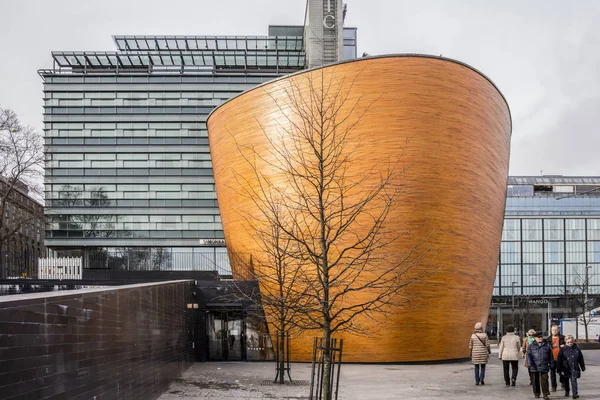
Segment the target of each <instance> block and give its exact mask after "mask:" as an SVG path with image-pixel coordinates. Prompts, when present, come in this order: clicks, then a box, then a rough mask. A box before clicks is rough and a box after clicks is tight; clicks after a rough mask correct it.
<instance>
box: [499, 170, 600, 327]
mask: <svg viewBox="0 0 600 400" xmlns="http://www.w3.org/2000/svg"><path fill="white" fill-rule="evenodd" d="M586 282H587V283H588V284H587V285H586ZM586 294H587V295H588V305H587V308H586V309H587V310H591V309H594V308H596V307H598V306H600V177H583V176H560V175H558V176H546V175H544V176H511V177H509V179H508V190H507V197H506V210H505V219H504V229H503V232H502V244H501V251H500V257H499V260H498V271H497V273H496V281H495V283H494V296H493V300H492V305H491V308H490V318H489V320H488V331H490V332H496V331H497V330H498V328H500V330H501V331H502V329H503V327H504V326H506V325H507V324H512V323H513V322H514V323H515V325H516V326H517V328H518V329H519V330H521V331H522V330H525V331H526V330H529V329H530V328H534V329H540V330H548V324H552V323H558V322H559V320H560V319H562V318H568V317H575V316H576V315H580V314H582V313H583V308H582V307H583V306H582V304H581V303H583V302H584V301H581V300H582V299H585V295H586ZM513 304H514V306H513ZM498 315H500V316H501V317H500V318H498Z"/></svg>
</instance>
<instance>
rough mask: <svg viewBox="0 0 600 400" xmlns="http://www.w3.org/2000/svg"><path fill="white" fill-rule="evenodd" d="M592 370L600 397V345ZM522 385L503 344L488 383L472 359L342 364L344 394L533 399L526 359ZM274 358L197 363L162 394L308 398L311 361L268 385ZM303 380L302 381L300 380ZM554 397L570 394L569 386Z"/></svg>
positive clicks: (221, 399) (589, 360)
mask: <svg viewBox="0 0 600 400" xmlns="http://www.w3.org/2000/svg"><path fill="white" fill-rule="evenodd" d="M584 357H585V359H586V366H587V370H586V372H584V373H583V376H582V378H581V379H580V380H579V387H580V389H579V395H580V399H582V400H586V399H590V400H591V399H595V400H599V399H600V351H598V350H588V351H584ZM519 365H520V369H519V376H518V378H517V386H516V387H506V386H505V384H504V378H503V375H502V364H501V362H500V361H499V360H498V355H497V349H494V350H493V352H492V357H491V359H490V363H489V364H488V367H487V371H486V379H485V386H475V384H474V378H473V366H472V365H471V364H470V363H469V362H462V363H453V364H437V365H373V364H345V365H343V366H342V373H341V384H340V386H341V390H340V395H339V397H338V398H339V399H340V400H353V399H373V400H384V399H385V400H387V399H419V400H429V399H441V398H443V399H462V400H475V399H482V400H483V399H486V400H487V399H510V400H516V399H533V398H534V397H533V392H532V390H531V386H529V377H528V375H527V371H526V369H525V368H524V367H523V366H522V365H523V361H522V360H521V361H520V364H519ZM274 368H275V365H274V363H272V362H269V363H266V362H247V363H238V362H220V363H219V362H212V363H196V364H194V365H193V366H192V367H191V368H190V369H189V370H188V371H187V372H186V373H184V374H183V376H182V377H181V378H180V379H178V380H177V381H176V382H174V383H173V384H171V386H170V387H169V389H168V390H167V391H166V392H165V393H164V394H163V395H162V396H161V397H160V398H159V400H191V399H211V400H226V399H227V400H238V399H307V398H308V384H307V381H308V380H309V379H310V370H311V365H310V364H293V365H292V378H293V379H295V380H298V381H305V382H304V384H303V385H298V386H292V385H285V386H283V387H282V386H279V385H270V384H268V385H265V384H264V382H265V381H270V380H272V379H273V378H274ZM300 383H302V382H300ZM550 398H552V399H564V398H565V397H564V392H563V391H561V390H560V388H559V390H558V391H557V392H552V393H551V396H550Z"/></svg>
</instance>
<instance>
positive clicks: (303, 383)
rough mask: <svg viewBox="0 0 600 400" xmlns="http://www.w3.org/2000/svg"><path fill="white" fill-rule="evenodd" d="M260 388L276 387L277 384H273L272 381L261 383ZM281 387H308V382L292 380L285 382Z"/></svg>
mask: <svg viewBox="0 0 600 400" xmlns="http://www.w3.org/2000/svg"><path fill="white" fill-rule="evenodd" d="M260 385H261V386H277V385H279V383H275V382H273V381H262V382H261V383H260ZM283 386H308V381H300V380H294V381H292V382H290V381H288V380H286V381H285V383H284V384H283Z"/></svg>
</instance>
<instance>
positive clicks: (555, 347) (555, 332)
mask: <svg viewBox="0 0 600 400" xmlns="http://www.w3.org/2000/svg"><path fill="white" fill-rule="evenodd" d="M551 330H552V334H551V335H550V336H548V338H547V339H546V341H547V342H548V344H550V346H552V358H553V361H554V362H553V363H552V365H551V366H550V386H551V389H550V390H552V391H553V392H556V388H557V386H558V385H557V382H556V360H557V359H558V352H559V351H560V348H561V347H562V346H564V345H565V337H564V336H563V335H561V334H560V333H559V329H558V325H552V328H551ZM561 386H562V385H561Z"/></svg>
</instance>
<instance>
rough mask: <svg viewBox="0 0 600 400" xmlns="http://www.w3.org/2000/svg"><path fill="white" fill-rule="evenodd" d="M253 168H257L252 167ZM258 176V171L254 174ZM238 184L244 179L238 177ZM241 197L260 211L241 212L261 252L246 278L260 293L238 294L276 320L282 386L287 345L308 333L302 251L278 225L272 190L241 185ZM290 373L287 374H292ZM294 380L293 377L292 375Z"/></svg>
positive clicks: (279, 210)
mask: <svg viewBox="0 0 600 400" xmlns="http://www.w3.org/2000/svg"><path fill="white" fill-rule="evenodd" d="M251 167H253V168H254V167H255V166H254V165H251ZM253 172H254V174H255V175H256V174H259V172H258V170H256V169H254V170H253ZM236 177H237V178H238V182H239V183H242V182H243V178H242V177H241V176H239V175H236ZM239 186H240V187H241V188H242V189H241V190H240V191H239V193H240V194H241V195H242V196H244V197H247V198H248V199H250V200H251V201H252V202H253V203H254V205H255V207H256V208H257V209H258V210H259V214H260V215H259V216H258V217H257V216H250V215H248V214H245V213H243V212H241V214H242V217H243V218H244V219H245V220H246V223H247V224H248V226H249V227H251V229H252V232H253V237H254V240H255V242H256V244H257V247H258V249H259V250H260V251H259V253H258V254H257V255H256V257H252V258H250V259H249V261H250V262H249V263H244V268H243V269H244V270H245V271H246V272H247V274H248V275H247V276H246V277H245V278H246V279H248V280H253V281H257V282H259V283H260V285H261V288H262V290H261V292H260V294H259V295H258V296H257V294H256V293H252V292H248V288H249V286H248V285H244V286H243V287H240V290H239V292H240V293H241V294H242V295H243V296H244V297H246V298H247V299H248V300H254V301H259V302H260V305H259V307H256V308H255V310H256V311H257V312H258V313H260V316H261V317H262V316H263V315H265V314H266V315H267V316H271V317H272V316H274V317H272V319H271V320H270V321H269V322H270V324H271V326H272V327H274V328H275V330H276V332H274V334H275V335H278V336H279V338H278V341H277V342H278V344H279V347H278V348H277V351H276V356H277V359H276V363H277V366H278V367H277V376H276V379H277V378H278V382H279V383H280V384H283V383H285V374H284V372H285V364H286V342H287V340H288V339H289V338H290V337H295V336H297V335H299V334H301V333H302V332H304V331H305V328H304V327H303V326H301V324H300V323H299V321H301V320H302V316H303V315H304V313H306V311H307V302H308V297H307V296H306V289H307V288H306V287H305V286H303V285H302V284H301V283H300V280H301V276H302V264H301V262H300V260H301V259H302V257H301V249H300V247H299V245H298V243H297V241H295V240H293V239H292V238H290V237H289V236H288V235H287V234H286V233H285V232H284V231H283V230H282V227H281V225H280V224H279V223H278V221H280V220H281V219H282V218H283V216H284V215H285V212H284V207H285V205H284V203H283V199H282V198H281V196H279V194H278V193H277V192H276V191H273V190H270V189H271V188H270V187H266V186H263V185H258V186H257V187H254V186H252V185H246V184H242V185H239ZM289 372H290V371H288V374H289ZM290 376H291V375H290Z"/></svg>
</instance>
